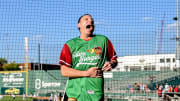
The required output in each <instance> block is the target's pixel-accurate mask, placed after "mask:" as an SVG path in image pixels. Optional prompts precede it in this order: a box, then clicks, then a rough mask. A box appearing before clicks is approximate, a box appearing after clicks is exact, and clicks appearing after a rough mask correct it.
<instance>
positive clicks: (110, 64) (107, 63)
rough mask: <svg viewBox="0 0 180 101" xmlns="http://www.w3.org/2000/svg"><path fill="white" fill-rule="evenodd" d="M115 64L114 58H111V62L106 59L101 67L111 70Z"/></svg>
mask: <svg viewBox="0 0 180 101" xmlns="http://www.w3.org/2000/svg"><path fill="white" fill-rule="evenodd" d="M116 65H117V61H116V60H112V61H111V62H110V61H108V62H106V63H105V64H104V66H103V67H102V70H103V71H105V72H106V71H111V70H112V69H113V68H114V67H115V66H116Z"/></svg>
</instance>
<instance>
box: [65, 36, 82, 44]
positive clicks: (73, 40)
mask: <svg viewBox="0 0 180 101" xmlns="http://www.w3.org/2000/svg"><path fill="white" fill-rule="evenodd" d="M79 39H80V38H79V37H75V38H73V39H71V40H68V41H67V42H66V43H74V42H75V41H77V40H79Z"/></svg>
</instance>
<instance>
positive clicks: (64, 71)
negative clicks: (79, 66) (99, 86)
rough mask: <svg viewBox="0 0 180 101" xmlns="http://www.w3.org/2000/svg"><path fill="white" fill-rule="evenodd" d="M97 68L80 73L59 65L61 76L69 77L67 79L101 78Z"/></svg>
mask: <svg viewBox="0 0 180 101" xmlns="http://www.w3.org/2000/svg"><path fill="white" fill-rule="evenodd" d="M98 71H99V70H98V67H91V68H90V69H88V70H87V71H80V70H76V69H73V68H71V67H67V66H65V65H61V74H62V76H65V77H69V78H79V77H92V78H99V77H102V76H101V75H100V74H98Z"/></svg>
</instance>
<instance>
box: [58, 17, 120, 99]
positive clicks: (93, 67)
mask: <svg viewBox="0 0 180 101" xmlns="http://www.w3.org/2000/svg"><path fill="white" fill-rule="evenodd" d="M77 26H78V29H79V31H80V36H79V37H77V38H74V39H72V40H69V41H67V42H66V44H65V45H64V47H63V49H62V51H61V55H60V60H59V63H60V64H61V74H62V76H65V77H69V81H68V85H67V87H66V94H67V96H68V101H104V100H103V89H104V88H103V71H110V70H112V68H114V67H115V66H116V65H117V60H116V58H117V56H116V53H115V50H114V48H113V45H112V43H111V42H110V40H108V38H107V37H105V36H103V35H93V31H94V27H95V26H94V21H93V18H92V17H91V15H89V14H85V15H83V16H81V17H80V18H79V20H78V25H77Z"/></svg>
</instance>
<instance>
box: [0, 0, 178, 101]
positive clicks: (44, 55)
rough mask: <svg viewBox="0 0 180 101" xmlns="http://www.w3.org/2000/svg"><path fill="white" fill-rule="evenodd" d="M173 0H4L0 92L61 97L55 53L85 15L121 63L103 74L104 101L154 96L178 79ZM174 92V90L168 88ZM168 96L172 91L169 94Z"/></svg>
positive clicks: (62, 81)
mask: <svg viewBox="0 0 180 101" xmlns="http://www.w3.org/2000/svg"><path fill="white" fill-rule="evenodd" d="M178 4H179V3H178V0H88V1H85V0H20V1H19V0H1V1H0V12H1V14H0V22H1V24H0V95H3V96H12V95H13V94H15V95H16V96H21V97H22V98H23V95H24V94H25V95H26V96H28V97H35V98H38V99H50V98H51V96H52V95H53V97H54V98H55V96H57V99H60V97H62V96H63V94H64V90H65V86H66V83H67V80H68V78H66V77H63V76H62V75H61V71H60V66H59V56H60V52H61V49H62V47H63V45H64V44H65V42H66V41H68V40H70V39H72V38H74V37H77V36H79V35H80V33H79V30H78V28H77V22H78V19H79V17H80V16H82V15H83V14H91V15H92V17H93V18H94V24H95V30H94V34H101V35H105V36H107V37H108V38H109V39H110V40H111V42H112V44H113V46H114V48H115V51H116V54H117V56H118V58H117V60H118V65H117V66H116V68H115V69H113V70H112V71H111V72H105V73H104V95H105V96H104V97H105V100H107V101H126V100H132V101H147V99H148V98H151V99H152V100H153V101H157V100H159V99H163V97H158V94H157V92H156V91H157V90H158V89H159V87H160V86H161V85H162V87H163V88H162V90H164V92H168V91H167V90H166V89H165V85H168V89H170V88H172V89H173V88H175V87H176V86H178V85H179V84H180V82H179V81H180V69H179V67H180V65H179V64H180V51H179V50H180V49H179V19H178V17H179V8H178ZM171 93H172V92H171ZM169 99H173V97H169Z"/></svg>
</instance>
